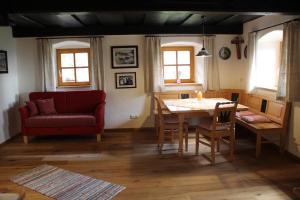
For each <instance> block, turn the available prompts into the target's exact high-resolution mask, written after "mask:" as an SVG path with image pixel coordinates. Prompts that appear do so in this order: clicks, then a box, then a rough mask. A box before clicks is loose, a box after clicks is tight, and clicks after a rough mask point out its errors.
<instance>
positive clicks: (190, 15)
mask: <svg viewBox="0 0 300 200" xmlns="http://www.w3.org/2000/svg"><path fill="white" fill-rule="evenodd" d="M193 15H194V14H189V15H188V16H187V17H186V18H185V19H183V20H182V21H181V22H180V23H179V24H178V25H182V24H184V23H185V22H187V21H188V20H189V19H191V17H192V16H193Z"/></svg>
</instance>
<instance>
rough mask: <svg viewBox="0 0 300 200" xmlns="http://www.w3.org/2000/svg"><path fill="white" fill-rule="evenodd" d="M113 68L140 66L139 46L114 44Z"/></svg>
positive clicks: (112, 50) (112, 52) (112, 49)
mask: <svg viewBox="0 0 300 200" xmlns="http://www.w3.org/2000/svg"><path fill="white" fill-rule="evenodd" d="M111 64H112V68H138V66H139V61H138V46H112V47H111Z"/></svg>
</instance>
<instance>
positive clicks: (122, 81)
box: [115, 72, 136, 89]
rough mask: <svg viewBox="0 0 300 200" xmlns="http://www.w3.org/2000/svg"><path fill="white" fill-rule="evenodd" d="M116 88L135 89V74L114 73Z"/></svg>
mask: <svg viewBox="0 0 300 200" xmlns="http://www.w3.org/2000/svg"><path fill="white" fill-rule="evenodd" d="M115 78H116V88H117V89H123V88H136V73H135V72H120V73H115Z"/></svg>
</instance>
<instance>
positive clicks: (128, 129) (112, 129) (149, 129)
mask: <svg viewBox="0 0 300 200" xmlns="http://www.w3.org/2000/svg"><path fill="white" fill-rule="evenodd" d="M121 131H122V132H133V131H155V127H141V128H110V129H104V132H107V133H113V132H121Z"/></svg>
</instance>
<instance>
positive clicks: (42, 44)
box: [37, 39, 56, 92]
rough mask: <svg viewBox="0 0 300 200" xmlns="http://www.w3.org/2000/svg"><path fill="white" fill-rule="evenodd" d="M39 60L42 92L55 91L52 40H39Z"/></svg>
mask: <svg viewBox="0 0 300 200" xmlns="http://www.w3.org/2000/svg"><path fill="white" fill-rule="evenodd" d="M37 45H38V58H39V66H40V73H39V74H40V77H39V78H40V81H41V90H42V91H44V92H46V91H55V90H56V88H55V75H54V69H53V48H52V41H51V40H50V39H38V40H37Z"/></svg>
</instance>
